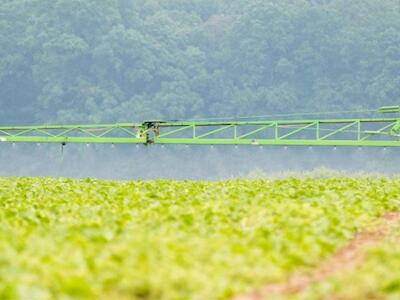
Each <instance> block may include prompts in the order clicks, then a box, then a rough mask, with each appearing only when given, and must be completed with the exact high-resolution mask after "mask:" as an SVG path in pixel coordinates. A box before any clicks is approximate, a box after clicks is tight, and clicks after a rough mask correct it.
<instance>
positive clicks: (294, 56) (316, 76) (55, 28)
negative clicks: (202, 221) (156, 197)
mask: <svg viewBox="0 0 400 300" xmlns="http://www.w3.org/2000/svg"><path fill="white" fill-rule="evenodd" d="M399 96H400V2H399V1H398V0H354V1H348V0H319V1H317V0H313V1H311V0H309V1H307V0H295V1H294V0H290V1H289V0H275V1H272V0H226V1H225V0H13V1H1V2H0V104H1V106H0V126H1V125H14V124H20V125H24V124H43V123H46V124H49V123H68V124H70V123H78V122H79V123H105V122H106V123H110V122H111V123H112V122H132V121H142V120H144V119H192V118H204V117H205V118H207V117H215V116H229V117H242V116H252V115H260V114H273V113H293V112H306V111H311V112H315V111H333V110H353V109H370V108H377V107H379V106H381V105H391V104H399ZM60 153H61V151H60V146H59V145H41V146H40V147H39V146H36V145H15V146H13V145H8V144H4V143H3V144H1V145H0V175H2V176H15V175H51V176H75V177H86V176H95V177H102V178H118V179H127V178H155V177H163V178H165V177H172V178H181V179H182V178H191V179H217V178H229V177H235V176H248V174H253V173H257V172H258V173H260V172H261V173H263V172H264V173H268V174H270V173H277V172H282V171H298V170H304V169H308V170H309V169H314V168H320V167H327V168H334V169H338V170H346V171H351V172H357V171H365V172H383V173H387V174H392V173H396V172H397V166H398V162H400V160H398V159H396V157H398V156H399V155H398V154H399V151H397V150H396V149H387V150H383V149H363V150H359V149H340V148H338V149H336V150H334V149H332V148H324V149H316V148H313V149H308V148H307V147H305V148H289V149H287V150H285V149H284V148H283V147H277V148H268V147H265V148H263V149H262V148H259V147H239V148H238V149H235V148H234V147H215V148H211V147H208V146H201V147H188V148H186V147H185V146H168V147H167V146H166V147H164V148H161V147H158V146H152V147H147V148H146V147H144V146H140V147H139V148H136V147H135V146H118V147H117V146H116V147H114V148H111V146H90V147H89V148H87V147H86V145H75V146H74V145H68V146H67V147H65V149H64V158H63V160H61V154H60Z"/></svg>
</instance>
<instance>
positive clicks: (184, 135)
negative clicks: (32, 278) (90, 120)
mask: <svg viewBox="0 0 400 300" xmlns="http://www.w3.org/2000/svg"><path fill="white" fill-rule="evenodd" d="M366 112H368V113H372V112H375V113H380V114H382V115H380V117H378V118H369V117H366V118H327V119H319V118H317V119H304V120H301V119H300V120H296V119H291V118H293V117H294V116H299V115H303V116H304V115H322V114H342V115H343V114H345V113H351V114H353V115H354V114H355V113H366ZM399 113H400V106H384V107H381V108H379V109H378V110H374V111H371V110H368V111H356V112H355V111H346V112H328V113H305V114H291V115H280V117H282V116H290V117H291V118H289V119H287V118H286V119H282V120H278V119H275V120H274V119H272V120H268V119H269V118H270V117H271V116H255V117H252V118H251V117H246V118H237V119H236V120H233V121H232V120H228V119H222V118H220V119H208V120H189V121H162V120H152V121H144V122H141V123H117V124H105V125H41V126H5V127H0V144H1V142H4V143H60V144H62V145H66V144H69V143H84V144H144V145H150V144H185V145H282V146H348V147H352V146H355V147H399V146H400V134H399V133H400V114H399ZM386 115H390V116H389V117H387V116H386ZM276 116H278V115H275V117H276Z"/></svg>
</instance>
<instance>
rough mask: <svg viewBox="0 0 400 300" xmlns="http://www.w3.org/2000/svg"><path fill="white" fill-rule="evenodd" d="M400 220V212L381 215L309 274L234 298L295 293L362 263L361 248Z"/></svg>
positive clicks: (245, 299)
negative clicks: (375, 221) (376, 221)
mask: <svg viewBox="0 0 400 300" xmlns="http://www.w3.org/2000/svg"><path fill="white" fill-rule="evenodd" d="M399 221H400V212H398V213H397V212H396V213H388V214H386V215H384V216H383V217H382V218H381V220H380V222H378V224H379V225H378V226H377V227H376V228H374V229H372V230H370V231H365V232H359V233H357V234H356V235H355V236H354V237H353V238H352V239H351V240H350V241H349V242H348V243H347V244H346V245H345V246H344V247H342V248H340V249H339V250H338V251H337V252H336V253H335V254H334V255H333V256H332V257H330V258H329V259H327V260H326V261H324V262H322V263H321V264H320V265H319V266H318V267H317V268H316V269H315V270H314V271H313V272H312V273H311V274H308V275H301V274H293V275H292V276H291V277H290V278H288V280H287V281H285V282H282V283H275V284H268V285H265V286H264V287H262V288H259V289H255V290H253V291H250V292H249V293H248V294H246V295H242V296H239V297H236V298H234V300H262V299H268V296H272V295H274V296H284V295H287V294H296V293H299V292H301V291H302V290H304V289H306V288H307V287H308V286H309V285H311V284H314V283H318V282H320V281H323V280H325V279H327V278H329V277H331V276H333V275H335V274H336V273H339V272H342V271H348V270H352V269H354V268H356V267H357V266H359V265H361V264H362V262H363V259H364V258H363V254H362V253H363V251H362V250H363V249H365V248H367V247H371V246H374V245H375V244H377V243H378V242H379V241H382V240H384V239H386V238H388V237H389V235H390V232H391V229H392V228H393V226H394V225H395V224H396V223H397V222H399Z"/></svg>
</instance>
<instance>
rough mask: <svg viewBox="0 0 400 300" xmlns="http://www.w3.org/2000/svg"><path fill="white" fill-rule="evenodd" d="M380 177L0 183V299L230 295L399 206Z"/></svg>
mask: <svg viewBox="0 0 400 300" xmlns="http://www.w3.org/2000/svg"><path fill="white" fill-rule="evenodd" d="M399 190H400V181H398V180H395V179H384V178H367V177H365V178H354V179H350V178H328V179H313V178H305V179H297V178H288V179H282V180H262V179H260V180H229V181H221V182H192V181H182V182H177V181H168V180H157V181H131V182H128V181H127V182H113V181H99V180H91V179H86V180H71V179H52V178H10V179H0V253H1V255H0V298H1V299H27V298H29V299H196V300H197V299H199V300H200V299H229V298H231V297H232V296H233V295H236V294H240V293H243V292H245V291H246V290H248V289H250V288H254V287H257V286H260V285H263V284H265V283H268V282H278V281H280V280H284V279H285V278H287V276H288V275H289V274H290V273H291V272H293V270H295V269H296V270H304V271H307V270H310V269H312V268H313V267H315V266H316V265H317V264H318V262H319V261H320V260H321V259H323V258H325V257H327V256H329V255H330V254H332V253H333V252H334V251H335V250H336V249H337V248H338V247H340V246H341V245H343V244H344V243H345V242H346V240H348V239H349V238H351V237H352V235H353V234H354V233H355V232H357V231H359V230H361V229H362V228H365V227H366V226H368V225H369V224H370V223H371V222H372V221H373V220H374V219H376V218H377V217H378V216H380V215H382V214H384V213H385V212H388V211H393V210H397V209H398V207H399V202H398V197H399Z"/></svg>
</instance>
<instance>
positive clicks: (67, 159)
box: [0, 144, 400, 180]
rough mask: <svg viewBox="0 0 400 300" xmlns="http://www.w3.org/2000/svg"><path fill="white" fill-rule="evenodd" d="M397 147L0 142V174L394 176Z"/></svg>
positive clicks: (207, 177)
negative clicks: (311, 173) (335, 173)
mask: <svg viewBox="0 0 400 300" xmlns="http://www.w3.org/2000/svg"><path fill="white" fill-rule="evenodd" d="M399 153H400V149H396V148H391V149H389V148H388V149H386V148H339V147H338V148H335V147H327V148H317V147H283V146H282V147H281V146H279V147H278V146H276V147H271V146H184V145H182V146H170V145H169V146H160V145H152V146H143V145H138V146H135V145H133V146H132V145H86V144H82V145H71V144H70V145H67V146H64V147H62V146H61V145H58V144H57V145H56V144H40V145H39V144H30V145H27V144H2V145H1V147H0V164H1V167H0V176H6V177H14V176H52V177H73V178H86V177H92V178H102V179H114V180H130V179H159V178H165V179H179V180H183V179H191V180H219V179H227V178H237V177H244V178H248V177H254V176H262V177H264V176H265V177H270V176H271V177H273V176H279V175H280V174H292V173H301V172H308V171H312V170H315V169H327V170H334V171H338V172H344V173H345V174H348V175H352V174H357V173H368V174H382V175H396V174H397V172H398V167H397V166H398V164H399V162H400V159H399V155H398V154H399Z"/></svg>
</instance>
